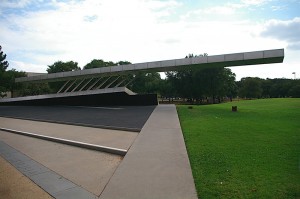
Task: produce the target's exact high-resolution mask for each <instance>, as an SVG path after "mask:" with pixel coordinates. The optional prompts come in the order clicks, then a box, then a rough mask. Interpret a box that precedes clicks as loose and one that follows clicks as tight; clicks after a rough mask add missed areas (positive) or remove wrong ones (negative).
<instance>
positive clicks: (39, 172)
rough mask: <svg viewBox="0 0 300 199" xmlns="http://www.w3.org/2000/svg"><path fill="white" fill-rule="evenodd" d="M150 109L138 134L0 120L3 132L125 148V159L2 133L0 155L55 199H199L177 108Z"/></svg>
mask: <svg viewBox="0 0 300 199" xmlns="http://www.w3.org/2000/svg"><path fill="white" fill-rule="evenodd" d="M27 108H28V107H27ZM131 108H132V110H134V108H133V107H131ZM153 108H154V110H153V112H152V113H151V112H150V114H149V111H144V114H146V116H145V115H144V118H145V117H146V119H145V121H144V123H143V124H142V128H141V130H140V132H137V131H130V130H116V129H103V128H94V127H88V126H78V125H70V124H69V125H67V124H59V123H49V122H41V121H32V120H25V119H14V118H11V117H12V115H10V118H7V117H3V115H2V117H0V127H1V128H7V129H14V130H18V131H26V132H30V133H36V134H41V135H45V136H52V137H58V138H63V139H68V140H74V141H80V142H84V143H90V144H97V145H103V146H108V147H115V148H119V149H124V150H126V151H127V154H126V155H125V156H121V155H115V154H110V153H105V152H99V151H93V150H89V149H84V148H80V147H75V146H69V145H65V144H60V143H56V142H50V141H46V140H41V139H37V138H32V137H27V136H23V135H18V134H14V133H11V132H6V131H0V148H1V150H0V155H1V156H2V157H3V159H5V161H7V162H9V163H10V164H11V165H12V166H14V167H15V168H17V169H18V170H19V171H20V172H21V173H22V174H23V175H25V176H27V178H29V179H30V180H31V181H33V182H34V183H35V184H36V185H38V186H39V187H41V188H42V189H43V190H44V191H45V192H47V193H48V194H49V195H51V196H52V197H55V198H104V199H105V198H197V195H196V191H195V186H194V181H193V177H192V173H191V168H190V164H189V160H188V156H187V152H186V148H185V143H184V140H183V136H182V132H181V128H180V123H179V120H178V116H177V112H176V107H175V106H174V105H158V106H156V107H153ZM113 110H114V109H111V110H110V111H112V112H113ZM145 110H147V109H145ZM98 111H100V112H101V111H102V109H98ZM115 111H116V112H117V111H118V110H117V109H115ZM141 112H143V111H141ZM141 112H140V118H143V117H142V116H141V115H143V114H142V113H141ZM27 114H28V113H27ZM147 114H148V116H147ZM137 116H138V115H137ZM111 117H112V118H113V117H114V114H111ZM126 120H127V121H130V120H133V121H135V120H139V119H138V118H137V117H136V116H135V114H132V116H130V117H129V116H128V114H127V118H126ZM116 124H117V121H116ZM139 124H141V123H139ZM33 186H34V184H33ZM0 190H1V189H0ZM44 196H45V198H46V196H47V194H46V195H44ZM44 196H43V197H44ZM47 197H48V196H47Z"/></svg>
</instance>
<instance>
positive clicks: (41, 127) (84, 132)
mask: <svg viewBox="0 0 300 199" xmlns="http://www.w3.org/2000/svg"><path fill="white" fill-rule="evenodd" d="M0 127H2V128H8V129H14V130H18V131H26V132H30V133H35V134H39V135H45V136H51V137H57V138H62V139H68V140H74V141H78V142H85V143H89V144H96V145H103V146H108V147H114V148H120V149H126V150H127V149H129V147H130V146H131V144H132V143H133V141H134V139H135V138H136V136H137V135H138V133H136V132H129V131H118V130H110V129H100V128H91V127H83V126H72V125H65V124H57V123H47V122H38V121H30V120H21V119H13V118H5V117H0Z"/></svg>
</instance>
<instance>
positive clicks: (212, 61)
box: [15, 49, 284, 82]
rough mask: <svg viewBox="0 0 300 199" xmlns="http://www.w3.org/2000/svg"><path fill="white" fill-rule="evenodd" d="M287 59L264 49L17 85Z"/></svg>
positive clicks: (107, 69) (89, 71)
mask: <svg viewBox="0 0 300 199" xmlns="http://www.w3.org/2000/svg"><path fill="white" fill-rule="evenodd" d="M283 59H284V49H275V50H263V51H254V52H242V53H233V54H224V55H213V56H205V57H191V58H184V59H172V60H165V61H154V62H145V63H137V64H128V65H119V66H111V67H103V68H93V69H86V70H79V71H70V72H62V73H52V74H47V75H40V76H33V77H20V78H16V80H15V81H16V82H29V81H45V82H49V81H60V80H68V79H76V78H85V77H90V78H91V77H95V76H118V75H122V74H126V73H136V72H139V71H150V72H164V71H174V70H181V69H186V68H191V69H194V68H205V67H232V66H244V65H255V64H271V63H282V62H283Z"/></svg>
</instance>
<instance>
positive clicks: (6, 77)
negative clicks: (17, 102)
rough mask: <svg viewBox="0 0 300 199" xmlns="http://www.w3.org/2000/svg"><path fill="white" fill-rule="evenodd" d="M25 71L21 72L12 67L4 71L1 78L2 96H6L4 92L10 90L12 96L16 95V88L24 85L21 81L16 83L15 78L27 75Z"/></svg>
mask: <svg viewBox="0 0 300 199" xmlns="http://www.w3.org/2000/svg"><path fill="white" fill-rule="evenodd" d="M25 76H26V74H25V72H19V71H16V70H15V69H11V70H8V71H5V72H4V73H2V75H1V78H0V85H1V86H0V87H1V88H0V89H1V97H4V96H5V94H4V92H7V91H10V92H11V94H12V96H14V90H16V89H21V88H22V85H21V84H20V83H15V78H18V77H25Z"/></svg>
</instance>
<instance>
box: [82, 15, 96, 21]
mask: <svg viewBox="0 0 300 199" xmlns="http://www.w3.org/2000/svg"><path fill="white" fill-rule="evenodd" d="M97 19H98V16H97V15H92V16H85V17H84V21H87V22H93V21H95V20H97Z"/></svg>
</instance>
